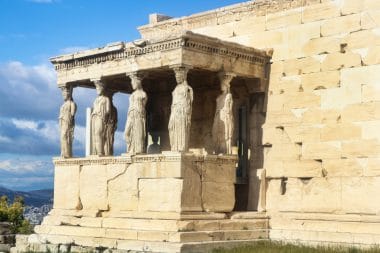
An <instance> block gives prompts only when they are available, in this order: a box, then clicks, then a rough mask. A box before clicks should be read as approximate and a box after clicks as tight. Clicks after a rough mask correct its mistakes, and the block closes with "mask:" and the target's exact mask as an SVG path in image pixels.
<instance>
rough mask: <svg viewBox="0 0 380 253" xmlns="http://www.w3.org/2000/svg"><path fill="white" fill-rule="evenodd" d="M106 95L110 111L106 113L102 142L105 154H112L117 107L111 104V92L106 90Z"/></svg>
mask: <svg viewBox="0 0 380 253" xmlns="http://www.w3.org/2000/svg"><path fill="white" fill-rule="evenodd" d="M106 96H107V97H108V98H109V100H110V103H111V112H110V113H109V115H108V119H107V123H106V134H105V142H104V154H105V155H106V156H112V155H113V143H114V140H115V131H116V128H117V109H116V107H115V106H114V104H113V101H112V99H113V92H112V91H106Z"/></svg>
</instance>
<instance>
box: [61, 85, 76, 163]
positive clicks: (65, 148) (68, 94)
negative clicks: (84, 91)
mask: <svg viewBox="0 0 380 253" xmlns="http://www.w3.org/2000/svg"><path fill="white" fill-rule="evenodd" d="M61 90H62V96H63V99H64V103H63V105H62V106H61V108H60V112H59V127H60V140H61V157H63V158H70V157H72V156H73V140H74V128H75V113H76V110H77V105H76V104H75V103H74V101H73V97H72V94H73V87H72V86H69V85H63V86H61Z"/></svg>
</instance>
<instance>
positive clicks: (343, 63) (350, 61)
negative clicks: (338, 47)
mask: <svg viewBox="0 0 380 253" xmlns="http://www.w3.org/2000/svg"><path fill="white" fill-rule="evenodd" d="M356 66H361V57H360V55H359V54H355V53H344V54H342V53H332V54H328V55H327V57H326V59H325V60H324V61H323V62H322V65H321V69H322V71H328V70H338V69H341V68H351V67H356Z"/></svg>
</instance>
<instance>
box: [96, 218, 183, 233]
mask: <svg viewBox="0 0 380 253" xmlns="http://www.w3.org/2000/svg"><path fill="white" fill-rule="evenodd" d="M102 227H103V228H107V229H109V228H112V229H124V230H152V231H177V229H178V227H177V220H170V219H144V218H104V220H103V226H102Z"/></svg>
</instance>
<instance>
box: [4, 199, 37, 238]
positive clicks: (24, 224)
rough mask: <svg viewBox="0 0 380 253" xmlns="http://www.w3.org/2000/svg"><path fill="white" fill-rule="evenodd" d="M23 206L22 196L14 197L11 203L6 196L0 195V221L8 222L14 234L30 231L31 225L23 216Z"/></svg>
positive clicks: (28, 232)
mask: <svg viewBox="0 0 380 253" xmlns="http://www.w3.org/2000/svg"><path fill="white" fill-rule="evenodd" d="M24 206H25V205H24V199H23V198H22V197H16V198H15V199H14V201H13V203H12V204H10V203H9V201H8V197H7V196H2V197H0V222H10V223H11V229H12V233H14V234H30V233H32V226H31V225H30V223H29V221H28V220H26V219H25V218H24V214H23V213H24Z"/></svg>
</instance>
